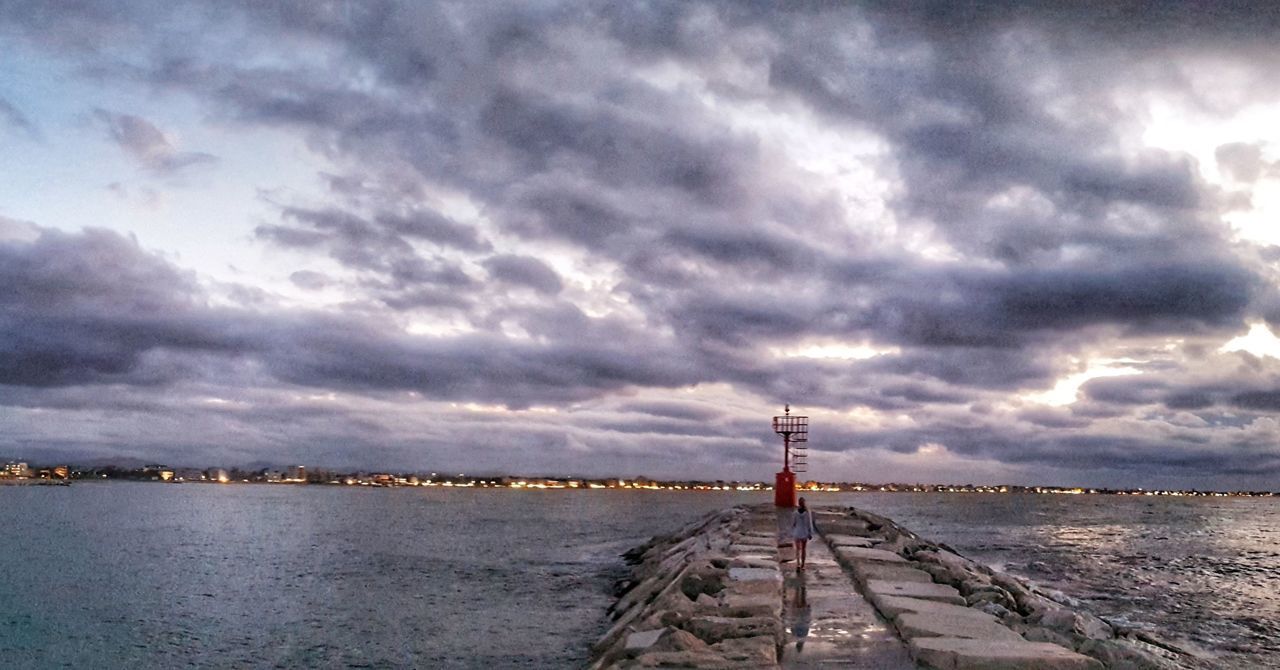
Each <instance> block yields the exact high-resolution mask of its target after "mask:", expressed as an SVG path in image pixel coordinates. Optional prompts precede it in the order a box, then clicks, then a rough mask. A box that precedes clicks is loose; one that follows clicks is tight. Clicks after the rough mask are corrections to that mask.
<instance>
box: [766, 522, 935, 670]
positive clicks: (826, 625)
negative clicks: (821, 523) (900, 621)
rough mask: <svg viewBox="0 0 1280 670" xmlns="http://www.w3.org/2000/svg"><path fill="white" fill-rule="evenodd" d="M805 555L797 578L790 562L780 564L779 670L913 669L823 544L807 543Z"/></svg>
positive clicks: (904, 650)
mask: <svg viewBox="0 0 1280 670" xmlns="http://www.w3.org/2000/svg"><path fill="white" fill-rule="evenodd" d="M779 553H784V552H779ZM785 554H787V555H790V554H791V552H790V551H787V552H785ZM808 554H809V556H808V560H807V562H806V567H805V570H804V572H796V570H795V563H794V562H786V563H783V564H782V565H783V576H784V585H783V588H784V591H783V604H784V612H783V621H784V624H785V625H786V645H785V647H784V648H783V651H782V655H781V656H780V657H779V659H778V662H779V666H780V667H782V668H787V669H794V670H803V669H808V668H876V669H877V670H880V669H883V670H899V669H901V670H911V669H914V668H916V667H917V666H916V664H915V663H914V662H912V660H911V656H910V654H908V653H907V647H906V645H905V644H904V643H903V642H902V640H901V639H899V638H898V636H897V634H896V633H894V631H893V629H892V628H890V627H889V626H888V625H886V624H885V622H884V621H883V620H882V619H880V617H879V616H877V615H876V610H875V608H873V607H872V606H871V603H869V602H867V600H866V598H863V597H862V596H861V595H860V594H859V593H858V592H857V591H856V590H855V589H854V587H853V580H851V579H850V578H849V576H848V575H847V574H845V572H844V570H843V569H842V568H841V567H840V564H839V563H837V562H836V558H835V556H834V555H833V554H832V553H831V549H830V548H829V547H828V546H827V543H826V541H824V540H823V539H822V538H821V537H815V538H813V539H812V540H810V542H809V548H808Z"/></svg>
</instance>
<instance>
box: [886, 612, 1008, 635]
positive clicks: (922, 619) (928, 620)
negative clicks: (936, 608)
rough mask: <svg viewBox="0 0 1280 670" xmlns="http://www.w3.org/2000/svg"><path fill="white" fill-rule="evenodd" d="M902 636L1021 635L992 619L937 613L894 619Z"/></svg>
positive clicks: (908, 614)
mask: <svg viewBox="0 0 1280 670" xmlns="http://www.w3.org/2000/svg"><path fill="white" fill-rule="evenodd" d="M893 625H894V627H895V628H897V629H898V632H899V633H900V634H901V635H902V637H904V638H906V639H908V640H912V639H915V638H917V637H964V638H975V639H980V640H1017V641H1022V636H1021V635H1018V634H1017V633H1015V632H1013V631H1011V630H1009V629H1008V628H1005V627H1004V626H1001V625H1000V624H998V623H996V622H995V621H994V620H992V619H980V618H977V617H972V616H956V615H954V614H946V613H941V614H940V613H937V612H932V613H929V612H905V613H903V614H900V615H898V617H897V618H896V619H894V620H893Z"/></svg>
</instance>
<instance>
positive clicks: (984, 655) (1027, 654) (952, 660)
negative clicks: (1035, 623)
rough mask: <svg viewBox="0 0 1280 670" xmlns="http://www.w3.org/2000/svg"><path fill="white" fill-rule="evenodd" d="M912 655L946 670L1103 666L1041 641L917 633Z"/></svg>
mask: <svg viewBox="0 0 1280 670" xmlns="http://www.w3.org/2000/svg"><path fill="white" fill-rule="evenodd" d="M911 656H912V657H913V658H915V659H916V660H917V661H919V662H920V663H923V664H924V665H927V666H929V667H931V668H946V669H947V670H1024V669H1027V668H1036V669H1037V670H1104V668H1103V665H1102V663H1100V662H1098V661H1097V660H1096V659H1092V658H1089V657H1088V656H1084V655H1081V654H1077V653H1075V652H1073V651H1069V650H1067V649H1064V648H1062V647H1059V646H1057V645H1053V644H1046V643H1043V642H1040V643H1037V642H1026V641H1013V640H969V639H962V638H954V637H918V638H916V639H914V640H912V641H911Z"/></svg>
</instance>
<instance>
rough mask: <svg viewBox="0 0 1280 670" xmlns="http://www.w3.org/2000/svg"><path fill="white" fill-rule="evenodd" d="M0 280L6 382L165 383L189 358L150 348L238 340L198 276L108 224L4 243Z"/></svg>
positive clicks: (1, 376) (198, 347)
mask: <svg viewBox="0 0 1280 670" xmlns="http://www.w3.org/2000/svg"><path fill="white" fill-rule="evenodd" d="M0 284H3V285H4V286H6V287H7V288H6V290H5V291H4V292H3V294H2V295H0V308H2V310H3V311H0V333H2V334H3V337H2V338H0V340H2V341H3V342H4V344H3V345H0V346H3V348H4V350H5V355H4V356H3V358H2V360H0V384H15V385H21V386H59V385H67V384H81V383H107V382H119V383H140V384H153V383H162V382H164V381H166V380H168V379H169V378H170V376H171V375H172V374H173V373H175V372H180V371H181V368H182V367H184V365H183V364H179V365H177V366H176V367H175V366H171V365H166V364H165V363H166V361H164V360H160V359H157V358H156V357H153V356H150V355H149V354H150V353H152V352H154V351H157V350H162V349H168V348H175V349H180V350H186V351H189V352H192V353H207V352H225V351H229V350H234V349H235V348H236V347H237V346H239V344H240V339H239V337H238V336H237V334H236V333H235V332H234V330H233V329H230V328H227V327H226V326H225V325H224V324H222V323H220V322H219V320H218V319H217V318H216V312H215V311H213V310H210V309H209V308H208V307H207V306H206V305H204V304H203V295H202V292H201V290H200V289H199V288H198V286H197V284H196V281H195V278H194V276H193V275H191V274H190V273H187V272H184V271H181V270H179V269H177V268H175V267H174V266H173V265H171V264H169V263H168V262H166V261H164V260H162V259H160V258H158V257H156V256H154V255H151V254H148V253H146V252H144V251H142V250H141V249H140V248H139V246H138V244H137V242H136V241H134V240H131V239H126V238H124V237H121V236H119V235H117V234H115V233H112V232H108V231H105V230H92V229H91V230H87V231H85V232H84V233H82V234H79V235H69V234H66V233H60V232H57V231H53V230H47V229H46V230H43V231H41V233H40V235H39V237H38V238H37V239H35V240H34V241H32V242H30V243H23V242H0Z"/></svg>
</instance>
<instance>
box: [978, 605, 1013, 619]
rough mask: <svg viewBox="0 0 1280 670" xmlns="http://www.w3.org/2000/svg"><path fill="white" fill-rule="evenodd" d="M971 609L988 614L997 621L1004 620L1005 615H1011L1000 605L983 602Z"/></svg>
mask: <svg viewBox="0 0 1280 670" xmlns="http://www.w3.org/2000/svg"><path fill="white" fill-rule="evenodd" d="M970 607H971V608H972V609H975V610H978V611H979V612H986V613H987V614H990V615H991V616H993V617H995V618H997V619H1004V617H1005V615H1006V614H1009V609H1008V608H1006V607H1005V606H1003V605H1001V604H999V603H992V602H983V603H978V604H977V605H970Z"/></svg>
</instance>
